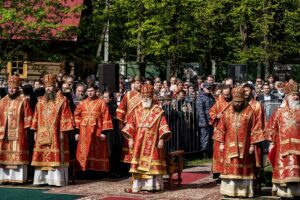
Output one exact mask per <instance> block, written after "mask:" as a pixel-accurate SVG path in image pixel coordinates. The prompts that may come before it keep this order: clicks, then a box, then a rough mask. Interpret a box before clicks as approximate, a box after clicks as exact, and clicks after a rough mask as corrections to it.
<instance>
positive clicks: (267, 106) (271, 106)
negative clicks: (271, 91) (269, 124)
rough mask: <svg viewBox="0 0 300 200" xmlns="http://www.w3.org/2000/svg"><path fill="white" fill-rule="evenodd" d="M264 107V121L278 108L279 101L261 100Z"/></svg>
mask: <svg viewBox="0 0 300 200" xmlns="http://www.w3.org/2000/svg"><path fill="white" fill-rule="evenodd" d="M261 103H262V105H263V108H264V113H265V117H266V121H269V119H270V117H271V116H272V114H273V112H274V111H275V110H277V108H279V106H280V105H281V103H282V102H281V101H279V100H273V101H263V102H261Z"/></svg>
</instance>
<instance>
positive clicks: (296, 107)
mask: <svg viewBox="0 0 300 200" xmlns="http://www.w3.org/2000/svg"><path fill="white" fill-rule="evenodd" d="M288 101H289V107H290V108H291V109H292V110H299V109H300V101H299V100H296V101H295V100H292V99H291V97H289V98H288Z"/></svg>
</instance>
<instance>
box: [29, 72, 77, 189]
mask: <svg viewBox="0 0 300 200" xmlns="http://www.w3.org/2000/svg"><path fill="white" fill-rule="evenodd" d="M43 81H44V84H45V90H46V93H45V95H44V96H43V97H42V98H41V99H39V101H38V103H37V105H36V109H35V113H34V117H33V120H32V125H31V129H33V130H34V131H35V145H34V149H33V156H32V163H31V164H32V166H35V170H34V180H33V184H34V185H39V184H48V185H55V186H65V185H67V183H68V166H69V146H68V136H67V133H68V131H71V130H73V127H74V120H73V115H72V112H71V109H70V106H69V104H68V100H67V98H66V97H65V96H63V95H62V93H61V92H56V87H55V83H56V76H55V75H53V74H51V73H49V74H46V75H45V76H44V77H43Z"/></svg>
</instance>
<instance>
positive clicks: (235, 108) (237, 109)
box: [233, 104, 244, 112]
mask: <svg viewBox="0 0 300 200" xmlns="http://www.w3.org/2000/svg"><path fill="white" fill-rule="evenodd" d="M243 109H244V104H243V105H241V106H240V105H234V104H233V110H234V111H235V112H241V111H242V110H243Z"/></svg>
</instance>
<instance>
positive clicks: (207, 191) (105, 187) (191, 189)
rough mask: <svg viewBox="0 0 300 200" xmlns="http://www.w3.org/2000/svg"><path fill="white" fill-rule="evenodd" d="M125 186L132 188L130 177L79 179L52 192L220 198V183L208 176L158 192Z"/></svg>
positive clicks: (86, 198)
mask: <svg viewBox="0 0 300 200" xmlns="http://www.w3.org/2000/svg"><path fill="white" fill-rule="evenodd" d="M184 171H185V172H209V171H210V165H201V166H198V167H195V168H189V169H185V170H184ZM125 188H130V179H129V178H126V179H123V180H109V179H103V180H97V181H83V180H79V181H77V183H76V184H75V185H69V186H67V187H62V188H54V189H52V190H51V191H50V193H60V194H78V195H83V197H82V198H81V200H96V199H97V200H98V199H102V198H105V197H112V196H118V197H124V198H125V197H126V198H137V199H172V200H173V199H174V200H176V199H203V200H204V199H205V200H219V199H221V198H222V197H221V195H220V194H219V185H217V184H216V183H215V182H214V180H213V179H212V178H211V177H210V176H208V177H206V178H203V179H200V180H198V181H195V182H192V183H189V184H186V185H182V186H181V187H176V188H175V189H173V190H168V189H166V191H164V192H162V193H156V194H146V195H137V194H128V193H125V192H124V189H125Z"/></svg>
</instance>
